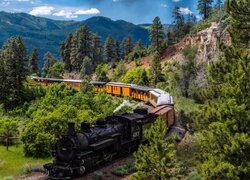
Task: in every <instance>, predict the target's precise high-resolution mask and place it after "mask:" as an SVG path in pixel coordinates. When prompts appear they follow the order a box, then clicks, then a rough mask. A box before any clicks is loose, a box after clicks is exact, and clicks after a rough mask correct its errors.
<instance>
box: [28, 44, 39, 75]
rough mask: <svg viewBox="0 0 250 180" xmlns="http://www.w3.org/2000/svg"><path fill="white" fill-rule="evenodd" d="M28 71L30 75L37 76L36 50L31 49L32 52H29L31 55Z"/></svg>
mask: <svg viewBox="0 0 250 180" xmlns="http://www.w3.org/2000/svg"><path fill="white" fill-rule="evenodd" d="M29 60H30V63H29V65H30V71H31V73H32V74H33V73H34V74H37V73H38V62H39V60H38V52H37V49H35V48H34V49H32V52H31V55H30V58H29Z"/></svg>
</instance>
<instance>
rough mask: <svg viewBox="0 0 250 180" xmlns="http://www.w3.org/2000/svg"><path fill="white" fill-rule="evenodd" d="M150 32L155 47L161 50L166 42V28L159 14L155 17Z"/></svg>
mask: <svg viewBox="0 0 250 180" xmlns="http://www.w3.org/2000/svg"><path fill="white" fill-rule="evenodd" d="M149 33H150V36H149V37H150V40H151V43H152V47H153V49H154V50H156V51H158V52H160V49H161V45H162V43H163V42H164V30H163V25H162V24H161V20H160V18H159V17H158V16H157V17H156V18H155V19H154V21H153V24H152V26H151V27H150V29H149Z"/></svg>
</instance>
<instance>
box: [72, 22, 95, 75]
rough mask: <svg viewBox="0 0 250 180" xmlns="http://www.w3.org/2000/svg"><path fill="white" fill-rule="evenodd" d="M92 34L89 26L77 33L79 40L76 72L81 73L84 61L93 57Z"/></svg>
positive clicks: (83, 27) (81, 28)
mask: <svg viewBox="0 0 250 180" xmlns="http://www.w3.org/2000/svg"><path fill="white" fill-rule="evenodd" d="M91 38H92V34H91V32H90V30H89V28H88V26H86V25H85V26H82V27H80V28H79V29H78V30H77V32H76V40H77V50H76V52H77V53H76V59H75V66H74V67H75V70H76V71H77V72H80V70H81V66H82V62H83V59H84V58H85V57H86V56H88V57H89V58H92V57H93V53H92V39H91Z"/></svg>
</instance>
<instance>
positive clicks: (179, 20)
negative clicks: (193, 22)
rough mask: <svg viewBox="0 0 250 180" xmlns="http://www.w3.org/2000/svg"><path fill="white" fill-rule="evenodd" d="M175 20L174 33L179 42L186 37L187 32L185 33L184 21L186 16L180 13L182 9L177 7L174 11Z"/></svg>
mask: <svg viewBox="0 0 250 180" xmlns="http://www.w3.org/2000/svg"><path fill="white" fill-rule="evenodd" d="M173 18H174V28H173V33H174V37H175V39H176V40H177V41H178V40H179V39H181V38H182V37H183V36H184V35H185V32H184V28H185V20H184V16H183V15H182V14H181V12H180V7H178V6H175V8H174V10H173Z"/></svg>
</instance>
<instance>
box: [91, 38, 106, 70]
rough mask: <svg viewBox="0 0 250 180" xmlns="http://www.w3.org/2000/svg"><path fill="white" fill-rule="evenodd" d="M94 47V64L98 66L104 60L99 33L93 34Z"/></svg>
mask: <svg viewBox="0 0 250 180" xmlns="http://www.w3.org/2000/svg"><path fill="white" fill-rule="evenodd" d="M92 49H93V64H94V65H95V66H96V65H97V64H99V63H101V62H102V60H103V58H102V46H101V37H100V36H99V35H98V34H97V33H94V34H92Z"/></svg>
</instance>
